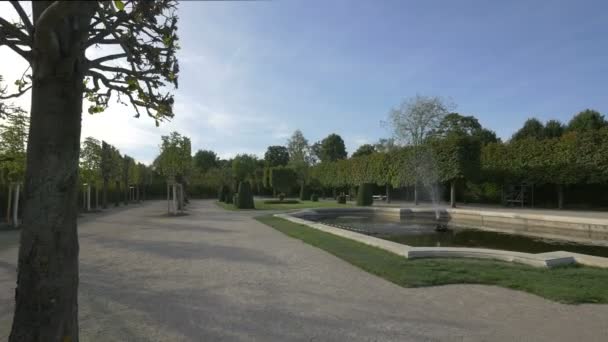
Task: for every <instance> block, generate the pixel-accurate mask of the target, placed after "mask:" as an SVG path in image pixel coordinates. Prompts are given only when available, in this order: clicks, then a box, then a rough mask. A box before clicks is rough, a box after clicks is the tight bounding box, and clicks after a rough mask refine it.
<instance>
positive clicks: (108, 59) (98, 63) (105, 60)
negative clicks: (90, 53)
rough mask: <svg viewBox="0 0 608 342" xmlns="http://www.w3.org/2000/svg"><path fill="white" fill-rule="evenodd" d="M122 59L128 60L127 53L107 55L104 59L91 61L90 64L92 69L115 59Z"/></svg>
mask: <svg viewBox="0 0 608 342" xmlns="http://www.w3.org/2000/svg"><path fill="white" fill-rule="evenodd" d="M120 58H127V54H126V53H117V54H114V55H107V56H104V57H100V58H97V59H94V60H92V61H89V62H88V64H89V66H90V67H91V68H96V67H97V66H98V65H101V63H103V62H108V61H111V60H114V59H120Z"/></svg>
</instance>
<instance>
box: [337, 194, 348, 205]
mask: <svg viewBox="0 0 608 342" xmlns="http://www.w3.org/2000/svg"><path fill="white" fill-rule="evenodd" d="M338 204H346V195H345V194H344V193H341V194H339V195H338Z"/></svg>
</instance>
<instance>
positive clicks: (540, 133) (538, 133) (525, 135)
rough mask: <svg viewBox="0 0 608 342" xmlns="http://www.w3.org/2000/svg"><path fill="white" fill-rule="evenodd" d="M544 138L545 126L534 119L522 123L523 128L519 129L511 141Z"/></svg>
mask: <svg viewBox="0 0 608 342" xmlns="http://www.w3.org/2000/svg"><path fill="white" fill-rule="evenodd" d="M544 137H545V126H544V125H543V123H542V122H540V121H539V120H538V119H536V118H530V119H528V120H526V122H524V126H523V127H522V128H520V129H519V130H518V131H517V132H515V134H513V137H512V138H511V140H513V141H516V140H522V139H529V138H533V139H543V138H544Z"/></svg>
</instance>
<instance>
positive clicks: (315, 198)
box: [310, 194, 319, 202]
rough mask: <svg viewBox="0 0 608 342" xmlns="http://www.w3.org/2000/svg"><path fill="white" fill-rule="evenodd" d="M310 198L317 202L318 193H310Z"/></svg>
mask: <svg viewBox="0 0 608 342" xmlns="http://www.w3.org/2000/svg"><path fill="white" fill-rule="evenodd" d="M310 200H311V201H313V202H319V195H317V194H312V195H310Z"/></svg>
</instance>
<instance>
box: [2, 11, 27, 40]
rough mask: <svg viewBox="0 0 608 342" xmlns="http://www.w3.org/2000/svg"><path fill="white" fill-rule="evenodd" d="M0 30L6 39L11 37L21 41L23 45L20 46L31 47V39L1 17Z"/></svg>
mask: <svg viewBox="0 0 608 342" xmlns="http://www.w3.org/2000/svg"><path fill="white" fill-rule="evenodd" d="M0 29H2V31H3V32H4V34H5V35H6V37H9V38H10V37H12V38H15V39H17V40H19V41H21V42H22V43H23V44H21V45H28V46H31V43H32V37H30V36H29V35H28V34H27V33H25V32H23V31H22V30H21V29H19V28H18V27H17V26H15V25H14V24H11V23H9V22H8V21H7V20H6V19H4V18H2V17H0Z"/></svg>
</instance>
